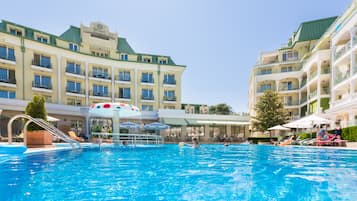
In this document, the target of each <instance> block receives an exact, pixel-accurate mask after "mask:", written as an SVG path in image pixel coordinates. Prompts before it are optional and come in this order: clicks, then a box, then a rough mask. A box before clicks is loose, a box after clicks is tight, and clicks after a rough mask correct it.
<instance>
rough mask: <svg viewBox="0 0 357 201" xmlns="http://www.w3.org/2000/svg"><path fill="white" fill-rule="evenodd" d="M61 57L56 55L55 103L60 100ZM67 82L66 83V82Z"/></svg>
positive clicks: (59, 102)
mask: <svg viewBox="0 0 357 201" xmlns="http://www.w3.org/2000/svg"><path fill="white" fill-rule="evenodd" d="M61 69H62V68H61V57H60V56H57V98H58V100H57V103H58V104H61V102H62V100H61V99H62V80H61V79H62V71H61ZM66 84H67V83H66Z"/></svg>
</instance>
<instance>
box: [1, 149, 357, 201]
mask: <svg viewBox="0 0 357 201" xmlns="http://www.w3.org/2000/svg"><path fill="white" fill-rule="evenodd" d="M356 186H357V152H356V151H348V150H325V149H313V148H305V147H304V148H299V147H274V146H259V145H231V146H228V147H224V146H223V145H202V146H201V147H200V148H198V149H192V148H188V147H186V148H180V147H179V146H177V145H166V146H163V147H161V148H146V149H142V148H127V149H122V148H110V147H108V148H103V149H99V148H86V149H83V150H81V151H78V150H77V151H61V152H51V153H45V154H37V155H29V156H24V157H22V158H15V159H11V160H7V161H5V162H2V163H0V200H30V201H31V200H36V201H40V200H78V201H81V200H148V201H149V200H253V201H254V200H259V201H260V200H289V201H290V200H309V201H310V200H357V191H356Z"/></svg>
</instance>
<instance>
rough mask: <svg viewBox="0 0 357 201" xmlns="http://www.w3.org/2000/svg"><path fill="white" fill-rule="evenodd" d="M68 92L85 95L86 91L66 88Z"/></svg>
mask: <svg viewBox="0 0 357 201" xmlns="http://www.w3.org/2000/svg"><path fill="white" fill-rule="evenodd" d="M66 92H69V93H75V94H84V93H85V91H84V89H72V88H68V87H67V88H66Z"/></svg>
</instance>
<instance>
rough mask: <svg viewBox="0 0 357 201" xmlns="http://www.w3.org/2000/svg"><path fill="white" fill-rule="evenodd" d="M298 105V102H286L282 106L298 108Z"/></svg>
mask: <svg viewBox="0 0 357 201" xmlns="http://www.w3.org/2000/svg"><path fill="white" fill-rule="evenodd" d="M298 105H299V102H298V101H287V102H284V106H285V107H289V106H298Z"/></svg>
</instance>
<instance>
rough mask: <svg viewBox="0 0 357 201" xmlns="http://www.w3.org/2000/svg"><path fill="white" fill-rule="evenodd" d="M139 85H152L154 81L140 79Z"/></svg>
mask: <svg viewBox="0 0 357 201" xmlns="http://www.w3.org/2000/svg"><path fill="white" fill-rule="evenodd" d="M141 83H146V84H154V79H151V80H145V79H141Z"/></svg>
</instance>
